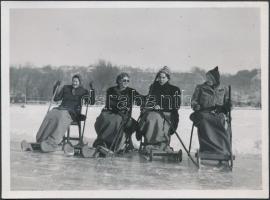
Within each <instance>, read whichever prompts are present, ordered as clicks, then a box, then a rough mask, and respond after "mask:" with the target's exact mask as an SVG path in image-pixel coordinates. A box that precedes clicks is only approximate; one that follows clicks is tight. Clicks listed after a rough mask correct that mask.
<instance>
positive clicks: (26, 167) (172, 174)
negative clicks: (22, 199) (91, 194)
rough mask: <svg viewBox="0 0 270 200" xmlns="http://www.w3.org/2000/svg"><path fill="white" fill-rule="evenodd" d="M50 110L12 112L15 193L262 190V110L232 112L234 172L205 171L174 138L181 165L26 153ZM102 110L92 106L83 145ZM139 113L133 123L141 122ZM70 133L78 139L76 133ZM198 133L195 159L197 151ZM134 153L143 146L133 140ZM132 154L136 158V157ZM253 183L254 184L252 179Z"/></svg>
mask: <svg viewBox="0 0 270 200" xmlns="http://www.w3.org/2000/svg"><path fill="white" fill-rule="evenodd" d="M47 109H48V105H26V106H25V107H24V108H22V107H20V106H18V105H11V106H10V139H11V146H10V147H11V190H93V189H155V190H156V189H164V190H170V189H174V190H175V189H177V190H181V189H261V187H262V183H261V182H262V177H261V125H262V119H261V110H255V109H234V110H233V111H232V131H233V139H232V140H233V152H234V154H235V155H236V160H235V162H234V169H233V172H229V171H228V170H227V169H225V168H224V169H222V168H221V169H218V168H215V167H214V165H213V166H211V165H210V166H208V167H207V166H203V168H202V169H201V170H197V169H196V167H195V166H194V165H193V164H192V163H191V161H190V160H189V159H188V157H187V155H186V153H185V151H184V149H183V148H182V146H181V144H180V142H179V141H178V139H177V138H176V136H173V137H172V139H171V146H172V147H173V148H174V150H177V151H178V150H179V149H180V148H181V149H182V151H183V161H182V162H181V163H171V162H162V161H160V160H157V161H153V162H148V161H146V160H145V159H143V158H142V157H140V156H139V155H132V156H131V155H126V156H124V157H115V158H113V159H111V158H107V159H104V158H97V159H84V158H77V157H66V156H64V155H63V153H62V152H55V153H50V154H46V153H36V152H22V151H21V150H20V141H22V140H23V139H26V140H27V141H30V142H31V141H33V142H34V141H35V135H36V132H37V130H38V128H39V126H40V124H41V122H42V120H43V118H44V116H45V114H46V112H47ZM101 109H102V107H97V106H91V107H90V108H89V110H88V116H87V121H86V127H85V134H84V135H85V142H88V143H89V144H90V145H91V144H92V142H93V140H94V138H96V133H95V129H94V123H95V120H96V117H97V116H98V115H99V114H100V112H101ZM191 112H192V110H191V109H190V108H188V107H184V108H181V109H180V111H179V115H180V122H179V126H178V130H177V132H178V134H179V135H180V137H181V139H182V140H183V142H184V144H185V145H186V146H187V147H188V144H189V137H190V131H191V126H192V123H191V121H190V119H189V115H190V113H191ZM138 116H139V109H138V108H135V109H134V111H133V117H134V118H135V119H137V118H138ZM71 132H73V134H75V135H77V132H78V131H77V127H72V129H71ZM196 133H197V130H196V129H194V135H193V143H192V150H191V151H192V153H194V152H195V151H196V149H197V148H198V138H197V134H196ZM133 142H134V144H135V147H138V146H139V142H138V141H136V139H135V135H133ZM133 154H134V153H133ZM251 177H252V178H251Z"/></svg>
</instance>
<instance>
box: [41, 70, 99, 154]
mask: <svg viewBox="0 0 270 200" xmlns="http://www.w3.org/2000/svg"><path fill="white" fill-rule="evenodd" d="M89 86H90V91H91V100H90V104H92V105H93V104H94V103H95V93H94V90H93V88H92V83H90V84H89ZM55 89H57V91H56V95H55V97H54V101H60V100H62V102H61V105H60V106H59V107H56V108H53V109H52V110H50V111H49V112H48V114H47V115H46V116H45V118H44V120H43V122H42V124H41V126H40V128H39V130H38V132H37V135H36V141H37V143H40V148H41V151H43V152H52V151H55V150H56V149H57V147H58V144H59V143H60V142H61V141H62V139H63V136H64V134H65V132H66V131H67V129H68V127H69V126H70V124H71V122H72V121H80V118H81V117H82V115H81V101H82V98H83V97H84V96H87V95H89V91H88V90H86V89H85V88H83V87H82V85H81V78H80V76H79V75H78V74H77V75H74V76H73V77H72V84H71V85H62V86H61V82H60V81H57V83H56V84H55V85H54V90H53V91H54V92H55Z"/></svg>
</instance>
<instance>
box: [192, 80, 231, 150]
mask: <svg viewBox="0 0 270 200" xmlns="http://www.w3.org/2000/svg"><path fill="white" fill-rule="evenodd" d="M191 107H192V108H193V109H194V110H195V112H194V113H192V114H191V115H190V119H191V120H192V121H193V123H194V125H195V126H196V127H197V128H198V136H199V144H200V152H204V151H205V152H212V153H218V154H224V155H229V154H230V153H231V146H230V145H231V144H230V143H231V142H230V140H231V139H230V137H231V129H230V126H228V121H227V117H226V115H225V114H227V113H228V112H229V110H230V100H229V95H228V90H227V88H225V87H220V86H218V87H212V86H209V85H207V84H206V83H204V84H201V85H198V86H197V87H196V89H195V91H194V94H193V96H192V99H191ZM196 107H199V110H198V108H196ZM226 124H227V125H226Z"/></svg>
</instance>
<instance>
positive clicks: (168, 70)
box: [158, 66, 171, 76]
mask: <svg viewBox="0 0 270 200" xmlns="http://www.w3.org/2000/svg"><path fill="white" fill-rule="evenodd" d="M158 73H164V74H166V75H169V76H170V74H171V72H170V69H169V68H168V67H167V66H164V67H162V68H161V69H160V70H159V71H158Z"/></svg>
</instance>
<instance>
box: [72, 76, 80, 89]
mask: <svg viewBox="0 0 270 200" xmlns="http://www.w3.org/2000/svg"><path fill="white" fill-rule="evenodd" d="M79 85H80V80H79V79H78V78H76V77H75V78H73V79H72V87H73V88H77V87H79Z"/></svg>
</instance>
